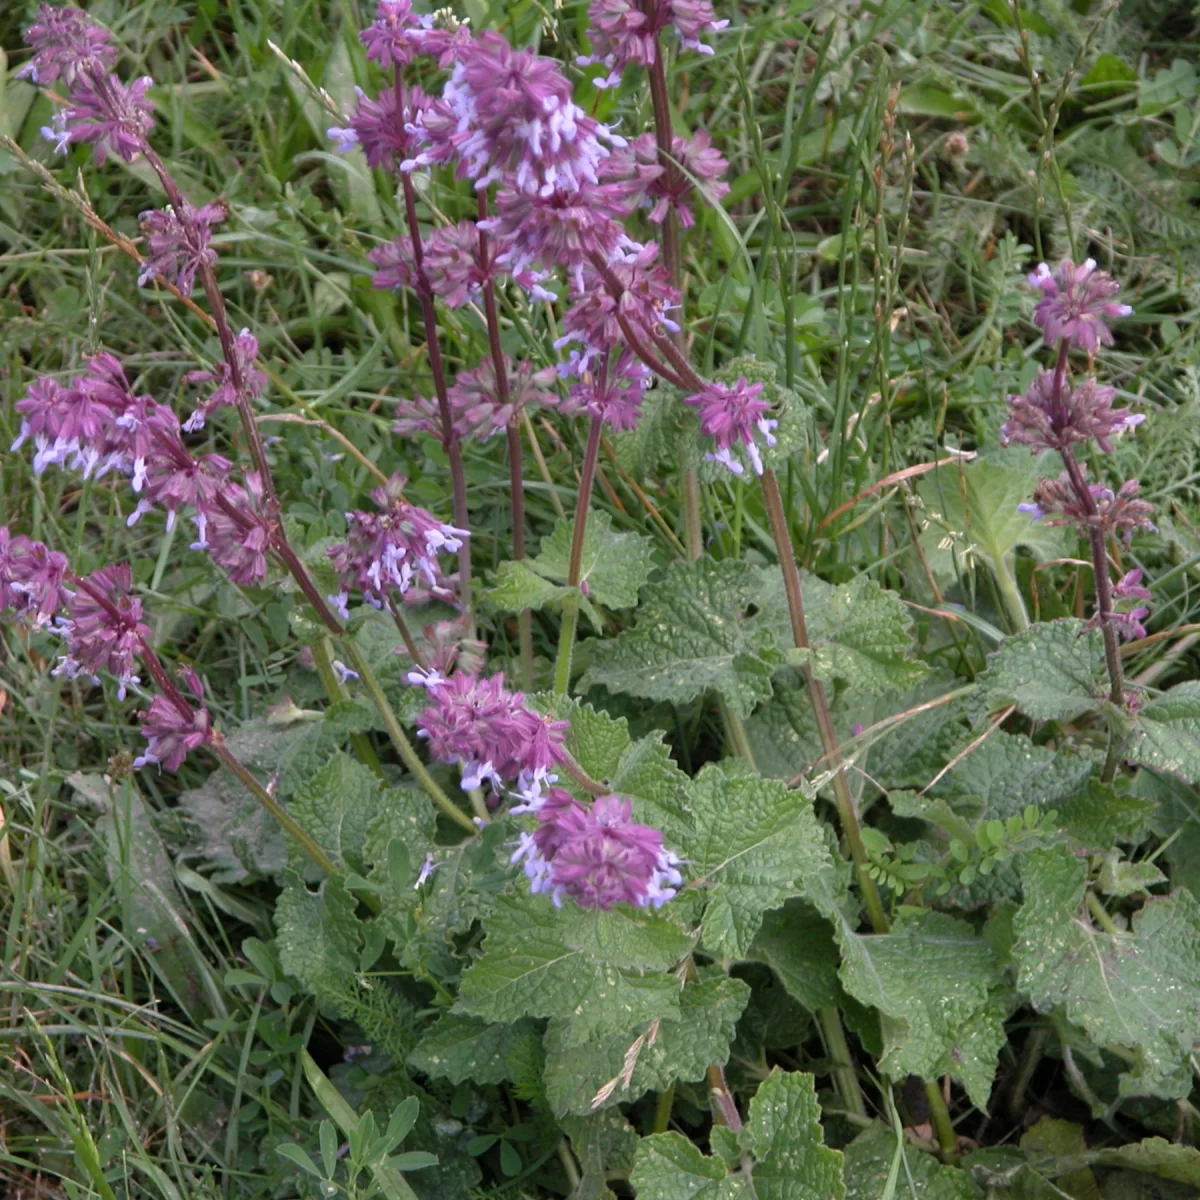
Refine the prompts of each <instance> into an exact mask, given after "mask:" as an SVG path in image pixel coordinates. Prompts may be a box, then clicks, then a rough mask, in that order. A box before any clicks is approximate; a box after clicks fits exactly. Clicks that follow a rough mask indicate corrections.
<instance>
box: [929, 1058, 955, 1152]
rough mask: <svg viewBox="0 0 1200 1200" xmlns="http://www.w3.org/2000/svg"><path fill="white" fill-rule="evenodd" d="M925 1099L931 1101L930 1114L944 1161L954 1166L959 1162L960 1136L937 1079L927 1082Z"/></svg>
mask: <svg viewBox="0 0 1200 1200" xmlns="http://www.w3.org/2000/svg"><path fill="white" fill-rule="evenodd" d="M925 1099H926V1100H928V1101H929V1114H930V1116H931V1117H932V1118H933V1129H934V1132H935V1133H936V1134H937V1140H938V1149H939V1150H941V1152H942V1159H943V1161H945V1162H948V1163H950V1164H952V1165H953V1164H954V1163H957V1162H958V1134H956V1133H955V1132H954V1122H953V1121H951V1120H950V1110H949V1109H948V1108H947V1107H946V1097H945V1096H943V1095H942V1085H941V1084H940V1083H938V1081H937V1080H936V1079H926V1080H925Z"/></svg>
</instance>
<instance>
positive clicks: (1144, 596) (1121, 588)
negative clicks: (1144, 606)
mask: <svg viewBox="0 0 1200 1200" xmlns="http://www.w3.org/2000/svg"><path fill="white" fill-rule="evenodd" d="M1112 592H1113V595H1114V596H1115V597H1116V598H1117V599H1118V600H1149V599H1150V589H1149V588H1147V587H1142V569H1141V567H1137V568H1135V569H1134V570H1132V571H1126V572H1125V574H1124V575H1122V576H1121V578H1120V579H1119V580H1118V581H1117V582H1116V583H1114V584H1113V589H1112Z"/></svg>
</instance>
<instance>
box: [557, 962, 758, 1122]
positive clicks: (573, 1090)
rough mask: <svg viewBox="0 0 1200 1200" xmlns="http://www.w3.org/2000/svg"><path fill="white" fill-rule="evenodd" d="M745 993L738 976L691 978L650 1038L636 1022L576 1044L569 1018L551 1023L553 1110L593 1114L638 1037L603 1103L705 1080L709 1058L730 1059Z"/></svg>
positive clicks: (746, 995)
mask: <svg viewBox="0 0 1200 1200" xmlns="http://www.w3.org/2000/svg"><path fill="white" fill-rule="evenodd" d="M676 986H678V984H677V985H676ZM749 996H750V988H749V987H748V986H747V985H746V984H745V983H743V982H742V981H741V980H740V979H730V978H727V977H725V976H720V977H718V978H713V979H705V980H702V981H701V982H699V983H689V984H688V985H687V986H686V987H684V988H683V989H682V990H681V992H680V996H679V1012H678V1016H677V1017H676V1018H673V1019H671V1020H663V1021H662V1022H661V1023H660V1024H659V1025H658V1026H657V1027H656V1028H655V1029H654V1030H653V1037H651V1036H650V1035H649V1033H648V1032H647V1030H645V1029H636V1028H635V1029H632V1030H627V1031H624V1032H622V1033H620V1034H616V1035H613V1036H610V1037H607V1038H603V1039H599V1038H597V1039H592V1040H589V1041H588V1042H586V1043H585V1044H583V1045H580V1044H579V1043H578V1041H577V1039H576V1038H575V1037H574V1033H573V1031H572V1029H571V1026H572V1024H573V1023H574V1022H573V1021H572V1020H571V1019H567V1020H561V1019H560V1020H554V1021H551V1022H550V1026H549V1028H548V1029H547V1030H546V1098H547V1099H548V1100H549V1101H550V1107H551V1108H552V1109H553V1111H554V1112H555V1113H556V1114H561V1113H567V1112H571V1113H587V1112H590V1111H591V1110H592V1102H593V1100H594V1099H595V1097H596V1095H597V1093H598V1092H599V1091H600V1089H601V1088H603V1087H604V1086H605V1084H607V1083H608V1082H609V1081H610V1080H612V1079H615V1078H616V1077H617V1076H619V1075H620V1074H621V1073H622V1070H623V1068H624V1065H625V1061H626V1055H627V1054H628V1053H629V1052H630V1047H631V1046H632V1045H633V1044H634V1042H635V1040H636V1039H637V1038H639V1037H641V1038H642V1039H643V1041H642V1044H641V1046H640V1047H639V1049H638V1052H637V1062H636V1065H635V1066H634V1069H633V1076H632V1078H631V1081H630V1085H629V1087H628V1088H625V1087H622V1086H620V1085H618V1086H617V1087H616V1088H614V1089H613V1090H612V1092H611V1093H610V1094H609V1095H608V1096H607V1098H606V1099H605V1100H604V1101H603V1106H604V1107H607V1106H609V1105H615V1104H618V1103H622V1102H625V1101H629V1100H636V1099H637V1098H638V1097H639V1096H641V1095H643V1094H645V1093H646V1092H648V1091H652V1090H653V1091H662V1090H663V1089H664V1088H667V1087H669V1086H670V1085H671V1084H672V1083H673V1082H674V1081H675V1080H677V1079H679V1080H683V1081H685V1082H694V1081H696V1080H700V1079H703V1078H704V1073H705V1071H706V1070H707V1068H708V1067H709V1065H710V1064H712V1063H717V1064H721V1065H723V1064H724V1063H725V1062H726V1061H727V1060H728V1058H729V1044H730V1042H731V1041H732V1040H733V1035H734V1030H735V1029H736V1027H737V1022H738V1017H739V1016H740V1015H741V1012H742V1009H743V1008H745V1006H746V1001H747V1000H748V999H749ZM598 1107H599V1106H598Z"/></svg>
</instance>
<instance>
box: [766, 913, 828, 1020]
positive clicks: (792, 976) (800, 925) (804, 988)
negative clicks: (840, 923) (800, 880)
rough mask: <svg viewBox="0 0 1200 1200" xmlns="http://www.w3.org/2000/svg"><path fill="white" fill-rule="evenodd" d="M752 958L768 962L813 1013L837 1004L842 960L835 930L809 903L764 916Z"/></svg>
mask: <svg viewBox="0 0 1200 1200" xmlns="http://www.w3.org/2000/svg"><path fill="white" fill-rule="evenodd" d="M750 957H751V958H754V959H757V960H758V961H759V962H765V963H766V964H767V965H768V966H769V967H770V968H771V970H773V971H774V972H775V974H776V975H778V976H779V979H780V981H781V982H782V984H783V986H784V987H785V988H786V989H787V990H788V993H789V994H790V995H792V996H794V997H795V998H796V999H797V1000H799V1001H800V1003H801V1004H803V1005H804V1007H805V1008H807V1009H808V1010H809V1012H816V1011H818V1009H822V1008H826V1007H828V1006H829V1005H833V1004H837V1003H838V1001H839V999H840V997H841V987H840V986H839V984H838V966H839V964H840V962H841V957H840V955H839V954H838V948H837V945H836V943H835V942H834V940H833V927H832V926H831V925H830V923H829V922H828V921H827V920H826V919H825V918H824V917H823V916H821V914H820V913H819V912H817V910H816V909H815V908H813V907H812V905H811V904H809V903H808V902H807V901H805V900H789V901H788V902H787V903H786V904H785V905H784V906H783V907H782V908H779V909H776V910H775V911H774V912H769V913H765V914H764V915H763V922H762V928H761V929H759V931H758V934H757V936H756V937H755V939H754V944H753V945H752V946H751V947H750Z"/></svg>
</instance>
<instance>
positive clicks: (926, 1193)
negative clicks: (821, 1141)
mask: <svg viewBox="0 0 1200 1200" xmlns="http://www.w3.org/2000/svg"><path fill="white" fill-rule="evenodd" d="M843 1153H844V1155H845V1171H846V1200H879V1197H880V1196H881V1195H882V1185H883V1181H884V1180H886V1179H887V1177H888V1173H889V1172H890V1171H891V1169H892V1164H893V1163H894V1162H895V1161H896V1157H897V1155H898V1154H902V1155H903V1156H904V1162H903V1165H902V1166H901V1169H900V1179H901V1180H903V1181H904V1182H903V1183H902V1184H901V1186H900V1187H899V1188H897V1189H896V1195H897V1200H977V1197H978V1193H977V1192H976V1191H975V1188H974V1187H973V1186H972V1184H971V1177H970V1176H969V1175H968V1174H967V1173H966V1171H962V1170H960V1169H959V1168H957V1167H948V1166H943V1165H942V1164H941V1163H939V1162H938V1160H937V1159H936V1158H934V1157H933V1155H932V1154H924V1153H922V1152H921V1151H920V1150H917V1149H916V1148H915V1147H913V1146H907V1145H905V1146H897V1144H896V1134H895V1133H894V1132H893V1131H892V1130H891V1129H889V1128H888V1127H887V1126H886V1125H884V1124H882V1123H881V1122H879V1121H874V1122H872V1123H871V1124H870V1125H869V1126H868V1127H867V1128H866V1129H864V1130H863V1131H862V1133H860V1134H859V1135H858V1137H856V1138H855V1139H854V1141H852V1142H851V1143H850V1145H848V1146H847V1147H846V1149H845V1150H844V1151H843ZM910 1181H911V1183H910ZM910 1186H911V1189H912V1190H911V1191H910V1190H909V1188H910Z"/></svg>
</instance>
